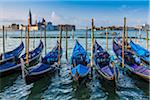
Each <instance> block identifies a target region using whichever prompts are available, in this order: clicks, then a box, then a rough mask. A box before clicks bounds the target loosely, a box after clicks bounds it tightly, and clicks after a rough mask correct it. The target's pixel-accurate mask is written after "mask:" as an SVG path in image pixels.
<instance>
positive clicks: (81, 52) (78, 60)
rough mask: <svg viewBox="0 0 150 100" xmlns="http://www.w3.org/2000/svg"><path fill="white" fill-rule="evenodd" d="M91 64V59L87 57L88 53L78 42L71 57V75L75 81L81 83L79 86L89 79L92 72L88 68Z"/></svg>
mask: <svg viewBox="0 0 150 100" xmlns="http://www.w3.org/2000/svg"><path fill="white" fill-rule="evenodd" d="M89 63H90V58H89V56H88V55H87V52H86V51H85V49H84V48H83V47H82V46H81V44H80V43H79V42H78V41H77V40H76V44H75V47H74V49H73V53H72V56H71V64H72V65H73V68H72V70H71V75H72V76H73V78H74V80H75V81H78V82H79V84H80V83H81V82H82V81H83V80H84V79H86V78H87V75H88V73H89V72H90V68H89V67H87V65H88V64H89Z"/></svg>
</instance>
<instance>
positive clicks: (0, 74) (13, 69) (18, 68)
mask: <svg viewBox="0 0 150 100" xmlns="http://www.w3.org/2000/svg"><path fill="white" fill-rule="evenodd" d="M40 56H41V54H39V55H37V56H36V57H35V58H33V59H31V60H29V66H34V65H36V64H37V63H38V62H39V58H40ZM18 72H19V73H21V62H20V59H19V61H18V63H17V64H16V65H14V66H12V67H10V68H9V69H5V70H1V71H0V77H5V76H8V75H10V74H13V73H18Z"/></svg>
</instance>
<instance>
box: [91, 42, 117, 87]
mask: <svg viewBox="0 0 150 100" xmlns="http://www.w3.org/2000/svg"><path fill="white" fill-rule="evenodd" d="M93 52H94V61H95V64H96V66H95V68H96V71H97V72H98V75H99V76H100V78H101V80H103V81H106V82H107V83H108V84H109V85H111V86H113V87H115V86H116V84H115V81H116V79H115V78H117V76H118V75H119V71H118V70H117V68H116V67H115V65H114V61H113V57H112V56H110V54H109V53H108V52H107V51H106V50H104V49H103V48H102V47H101V46H100V45H99V44H98V43H97V41H95V44H94V51H93Z"/></svg>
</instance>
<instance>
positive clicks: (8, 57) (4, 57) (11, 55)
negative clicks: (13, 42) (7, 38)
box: [0, 42, 24, 64]
mask: <svg viewBox="0 0 150 100" xmlns="http://www.w3.org/2000/svg"><path fill="white" fill-rule="evenodd" d="M23 49H24V44H23V42H21V44H20V45H19V46H18V47H17V48H15V49H14V50H12V51H9V52H5V53H4V54H0V64H2V63H4V62H7V61H12V62H13V61H15V59H16V58H18V57H19V56H20V54H21V53H22V51H23Z"/></svg>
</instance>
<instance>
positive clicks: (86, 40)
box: [85, 27, 88, 52]
mask: <svg viewBox="0 0 150 100" xmlns="http://www.w3.org/2000/svg"><path fill="white" fill-rule="evenodd" d="M85 43H86V52H87V50H88V27H86V39H85Z"/></svg>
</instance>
